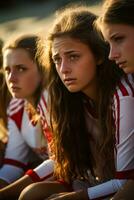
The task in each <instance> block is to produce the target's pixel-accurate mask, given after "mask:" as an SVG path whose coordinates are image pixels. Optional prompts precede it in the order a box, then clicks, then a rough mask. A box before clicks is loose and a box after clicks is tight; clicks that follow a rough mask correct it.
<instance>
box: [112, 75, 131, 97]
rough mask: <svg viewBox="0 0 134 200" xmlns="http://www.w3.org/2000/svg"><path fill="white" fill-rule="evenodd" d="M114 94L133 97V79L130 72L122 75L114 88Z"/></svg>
mask: <svg viewBox="0 0 134 200" xmlns="http://www.w3.org/2000/svg"><path fill="white" fill-rule="evenodd" d="M114 96H116V97H117V96H118V97H119V98H120V97H126V96H130V97H134V80H133V77H132V75H131V74H129V75H126V76H125V77H123V78H122V79H121V80H120V81H119V84H118V86H117V88H116V91H115V93H114Z"/></svg>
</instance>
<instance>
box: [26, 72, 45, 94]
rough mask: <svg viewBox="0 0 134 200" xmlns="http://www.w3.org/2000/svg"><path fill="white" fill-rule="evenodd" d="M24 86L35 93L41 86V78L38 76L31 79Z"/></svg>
mask: <svg viewBox="0 0 134 200" xmlns="http://www.w3.org/2000/svg"><path fill="white" fill-rule="evenodd" d="M24 84H25V88H26V89H29V90H31V91H33V92H34V90H36V88H37V87H38V86H39V84H41V78H40V77H39V76H38V75H36V76H32V77H29V78H27V80H26V81H25V82H24Z"/></svg>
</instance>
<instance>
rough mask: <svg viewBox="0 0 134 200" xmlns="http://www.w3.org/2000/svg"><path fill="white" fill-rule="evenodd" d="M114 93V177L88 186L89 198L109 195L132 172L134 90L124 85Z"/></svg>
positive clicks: (115, 190) (133, 166) (131, 176)
mask: <svg viewBox="0 0 134 200" xmlns="http://www.w3.org/2000/svg"><path fill="white" fill-rule="evenodd" d="M122 87H123V89H122V90H120V91H119V90H118V92H117V93H116V95H115V99H114V101H115V124H116V153H115V165H116V166H115V167H116V175H115V179H113V180H110V181H108V182H105V183H103V184H99V185H97V186H94V187H91V188H88V195H89V198H90V199H96V198H101V199H105V198H106V197H109V196H111V195H112V194H113V193H116V192H117V191H118V190H119V189H120V188H121V187H122V186H123V184H124V183H125V182H126V180H127V179H133V174H134V96H133V95H134V92H133V93H131V92H132V91H133V89H132V87H131V92H130V91H129V90H130V88H129V87H127V86H126V87H124V86H123V84H122Z"/></svg>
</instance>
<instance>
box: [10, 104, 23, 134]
mask: <svg viewBox="0 0 134 200" xmlns="http://www.w3.org/2000/svg"><path fill="white" fill-rule="evenodd" d="M23 111H24V107H22V108H21V109H20V110H19V111H18V112H17V113H14V114H13V115H11V116H9V117H10V118H11V119H13V120H14V121H15V123H16V125H17V127H18V129H19V130H21V124H22V116H23Z"/></svg>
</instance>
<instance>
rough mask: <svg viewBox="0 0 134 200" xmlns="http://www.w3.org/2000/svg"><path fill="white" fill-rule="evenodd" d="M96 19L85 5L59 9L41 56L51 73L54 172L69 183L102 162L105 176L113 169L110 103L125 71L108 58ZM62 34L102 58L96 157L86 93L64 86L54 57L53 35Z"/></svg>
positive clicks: (84, 175) (49, 81)
mask: <svg viewBox="0 0 134 200" xmlns="http://www.w3.org/2000/svg"><path fill="white" fill-rule="evenodd" d="M96 18H97V16H96V15H94V14H93V13H91V12H90V11H89V9H88V8H87V7H85V6H72V7H69V8H66V9H65V10H63V11H61V12H59V14H58V15H57V17H56V20H55V24H54V26H53V28H52V30H51V31H50V33H49V35H48V39H47V41H46V47H45V50H46V51H45V54H44V55H42V56H43V57H42V58H43V59H42V60H43V62H44V63H45V66H46V68H47V70H48V74H49V76H48V83H49V87H48V92H49V98H50V99H49V100H50V119H51V126H52V131H53V133H54V145H55V156H56V168H55V174H56V176H57V177H58V178H62V179H64V180H65V181H67V182H70V181H71V180H72V179H74V178H76V177H77V178H78V177H83V178H84V179H87V178H89V177H88V173H87V171H88V170H89V169H90V170H91V172H92V173H93V174H94V168H95V167H96V165H97V166H98V165H101V163H104V166H103V167H102V170H101V172H100V177H102V178H104V177H105V172H106V171H107V170H106V169H108V170H109V171H110V173H111V174H112V173H113V169H114V166H113V163H114V162H113V145H114V144H113V141H114V127H113V124H112V117H111V107H110V105H111V99H112V95H113V92H114V89H115V87H116V85H117V83H118V81H119V79H120V77H121V76H122V73H123V72H122V71H121V70H120V69H118V67H116V66H115V64H114V63H113V62H111V61H109V60H108V52H109V48H108V46H107V45H106V44H105V42H104V41H103V40H102V39H101V37H100V36H99V34H98V33H97V31H96V30H95V29H94V27H93V23H94V21H95V20H96ZM62 36H68V37H70V38H73V39H74V40H79V41H80V42H82V43H84V44H86V45H87V46H89V48H90V49H91V51H92V52H93V54H94V55H95V58H97V59H100V60H102V63H101V64H100V65H98V66H97V73H98V75H97V76H98V83H99V92H98V99H99V106H98V113H99V119H98V120H99V124H100V131H101V138H100V142H99V145H98V149H99V150H98V151H100V154H99V156H97V158H95V155H92V154H91V149H90V145H89V141H90V139H91V134H89V133H88V130H87V125H86V122H85V111H84V105H83V94H82V93H81V92H76V93H70V92H69V91H68V90H67V89H66V88H65V86H64V85H63V83H62V81H61V79H60V77H59V76H58V73H57V71H56V69H55V65H54V62H53V60H52V49H51V48H52V42H53V40H54V38H57V37H62ZM89 123H90V121H89ZM103 159H104V160H103ZM101 166H102V165H101ZM110 166H111V168H112V169H111V168H110ZM104 168H105V170H104ZM104 171H105V172H104ZM111 171H112V172H111Z"/></svg>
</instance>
